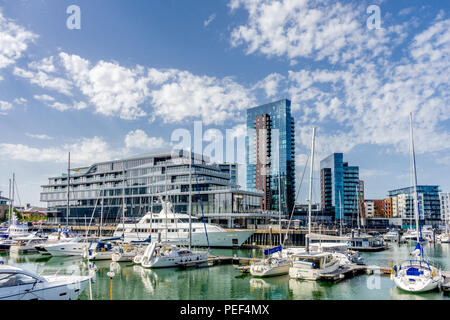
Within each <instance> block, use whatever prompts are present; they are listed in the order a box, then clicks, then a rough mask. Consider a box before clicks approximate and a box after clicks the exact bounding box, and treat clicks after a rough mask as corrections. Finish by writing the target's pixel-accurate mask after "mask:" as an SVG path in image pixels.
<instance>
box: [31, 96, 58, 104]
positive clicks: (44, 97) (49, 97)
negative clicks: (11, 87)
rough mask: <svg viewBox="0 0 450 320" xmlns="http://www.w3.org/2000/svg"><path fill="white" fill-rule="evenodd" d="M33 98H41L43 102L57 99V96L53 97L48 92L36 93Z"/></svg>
mask: <svg viewBox="0 0 450 320" xmlns="http://www.w3.org/2000/svg"><path fill="white" fill-rule="evenodd" d="M33 98H35V99H36V100H39V101H43V102H48V101H55V98H53V97H51V96H49V95H47V94H43V95H35V96H33Z"/></svg>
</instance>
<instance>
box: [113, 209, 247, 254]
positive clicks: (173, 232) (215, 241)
mask: <svg viewBox="0 0 450 320" xmlns="http://www.w3.org/2000/svg"><path fill="white" fill-rule="evenodd" d="M162 204H163V206H162V207H163V209H162V210H161V212H160V213H150V212H149V213H147V214H146V215H144V216H143V217H142V218H141V219H140V220H139V221H138V222H137V223H120V224H119V225H118V226H117V229H116V230H115V232H114V235H113V237H122V236H123V241H124V242H125V243H133V242H143V241H149V240H151V241H156V239H158V234H160V236H161V239H163V240H164V241H165V242H166V243H173V244H177V245H183V244H186V242H187V241H188V237H189V215H188V214H181V213H174V212H173V211H172V204H171V203H170V202H168V201H162ZM205 227H206V232H207V234H208V239H207V238H206V234H205ZM253 233H255V231H252V230H232V231H229V230H225V229H224V228H222V227H221V226H219V225H215V224H210V223H205V224H204V223H203V222H202V221H199V219H198V218H196V217H192V242H191V243H192V245H193V246H196V247H207V246H208V240H209V246H210V247H227V248H231V247H240V246H241V245H242V244H243V243H244V242H245V241H246V240H247V239H248V238H250V236H251V235H252V234H253Z"/></svg>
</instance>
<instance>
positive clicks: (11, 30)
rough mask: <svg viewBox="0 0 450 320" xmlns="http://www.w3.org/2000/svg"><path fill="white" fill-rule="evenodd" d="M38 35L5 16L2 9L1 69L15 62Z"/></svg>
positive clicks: (0, 30) (0, 26) (0, 18)
mask: <svg viewBox="0 0 450 320" xmlns="http://www.w3.org/2000/svg"><path fill="white" fill-rule="evenodd" d="M37 37H38V36H37V35H36V34H34V33H32V32H31V31H28V30H26V29H25V28H23V27H22V26H19V25H17V24H16V23H14V22H13V21H12V20H10V19H7V18H5V17H4V16H3V13H2V12H1V11H0V69H2V68H6V67H7V66H9V65H12V64H14V63H15V61H16V60H18V59H19V58H20V57H22V54H23V52H24V51H25V50H27V48H28V45H29V44H30V43H31V42H33V41H34V40H35V39H36V38H37Z"/></svg>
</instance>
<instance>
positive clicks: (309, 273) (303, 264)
mask: <svg viewBox="0 0 450 320" xmlns="http://www.w3.org/2000/svg"><path fill="white" fill-rule="evenodd" d="M315 132H316V128H313V131H312V144H311V164H310V175H309V178H310V180H309V203H308V236H307V239H306V250H305V252H303V253H300V252H299V253H294V254H293V255H292V257H291V259H292V264H291V267H290V268H289V277H290V278H291V279H300V280H318V279H319V278H320V277H321V275H322V274H324V273H330V272H333V271H335V270H337V269H338V268H339V260H338V259H337V258H336V256H335V255H334V254H333V253H331V252H323V251H319V250H318V251H312V250H311V248H310V243H309V238H310V236H311V209H312V183H313V167H314V142H315Z"/></svg>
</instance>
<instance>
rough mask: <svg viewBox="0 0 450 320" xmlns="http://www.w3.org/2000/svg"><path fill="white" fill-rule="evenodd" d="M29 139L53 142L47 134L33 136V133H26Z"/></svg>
mask: <svg viewBox="0 0 450 320" xmlns="http://www.w3.org/2000/svg"><path fill="white" fill-rule="evenodd" d="M25 135H26V136H27V137H30V138H33V139H39V140H51V139H53V138H52V137H50V136H48V135H46V134H33V133H28V132H27V133H25Z"/></svg>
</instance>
